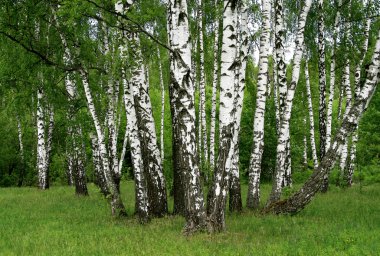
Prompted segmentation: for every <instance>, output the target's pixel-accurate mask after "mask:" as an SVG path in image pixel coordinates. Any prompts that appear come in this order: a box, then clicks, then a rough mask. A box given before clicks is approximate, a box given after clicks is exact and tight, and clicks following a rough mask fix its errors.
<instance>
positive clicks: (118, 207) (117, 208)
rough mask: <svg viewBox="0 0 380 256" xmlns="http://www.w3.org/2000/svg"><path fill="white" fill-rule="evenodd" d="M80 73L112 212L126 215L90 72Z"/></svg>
mask: <svg viewBox="0 0 380 256" xmlns="http://www.w3.org/2000/svg"><path fill="white" fill-rule="evenodd" d="M79 73H80V76H81V79H82V84H83V87H84V91H85V95H86V100H87V105H88V109H89V111H90V114H91V117H92V120H93V123H94V126H95V130H96V134H97V143H98V146H99V153H100V160H101V163H102V165H101V166H102V168H101V169H102V172H103V177H104V181H105V185H106V188H107V192H108V193H109V194H108V195H109V196H107V199H108V200H109V201H110V204H111V212H112V215H116V216H125V215H126V211H125V207H124V204H123V201H122V199H121V197H120V193H119V191H118V187H117V184H116V183H115V181H114V180H113V176H112V173H111V167H110V164H109V160H108V157H109V155H108V152H107V147H106V144H105V136H104V133H103V130H102V128H101V125H100V122H99V118H98V115H97V114H96V111H95V105H94V101H93V98H92V95H91V89H90V85H89V82H88V74H87V73H86V71H84V70H83V69H80V70H79Z"/></svg>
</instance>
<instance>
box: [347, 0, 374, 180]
mask: <svg viewBox="0 0 380 256" xmlns="http://www.w3.org/2000/svg"><path fill="white" fill-rule="evenodd" d="M369 6H370V1H368V2H367V7H369ZM370 27H371V19H370V18H367V19H366V23H365V27H364V42H363V47H362V49H361V51H360V54H361V56H362V57H361V59H360V61H359V63H358V65H357V66H356V69H355V94H354V101H356V100H357V98H358V96H359V93H360V79H361V67H362V65H363V62H364V57H365V56H366V53H367V50H368V42H369V29H370ZM358 129H359V124H358V126H357V127H356V130H355V131H354V132H353V134H352V143H351V149H350V159H349V166H348V171H347V185H348V186H351V185H352V177H353V175H354V170H355V167H356V144H357V142H358V139H359V138H358Z"/></svg>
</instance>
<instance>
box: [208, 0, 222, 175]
mask: <svg viewBox="0 0 380 256" xmlns="http://www.w3.org/2000/svg"><path fill="white" fill-rule="evenodd" d="M214 6H215V12H216V15H215V16H216V17H215V20H214V24H213V30H214V48H213V49H214V65H213V73H212V96H211V123H210V169H211V170H213V169H214V164H215V127H216V125H215V124H216V103H217V102H216V95H217V89H218V80H219V57H220V56H219V36H220V34H219V23H221V20H220V18H219V12H220V10H219V9H220V8H219V6H220V4H219V3H218V1H217V0H215V4H214Z"/></svg>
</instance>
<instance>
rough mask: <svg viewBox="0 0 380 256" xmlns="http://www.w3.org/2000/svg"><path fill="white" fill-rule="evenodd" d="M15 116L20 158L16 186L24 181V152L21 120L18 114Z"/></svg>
mask: <svg viewBox="0 0 380 256" xmlns="http://www.w3.org/2000/svg"><path fill="white" fill-rule="evenodd" d="M16 118H17V132H18V143H19V147H20V160H21V169H20V175H19V177H18V184H17V186H19V187H21V186H22V183H23V181H24V175H25V154H24V143H23V141H22V126H21V120H20V117H19V115H16Z"/></svg>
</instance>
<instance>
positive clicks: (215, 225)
mask: <svg viewBox="0 0 380 256" xmlns="http://www.w3.org/2000/svg"><path fill="white" fill-rule="evenodd" d="M237 11H238V2H237V1H228V0H225V1H224V13H223V40H222V55H221V60H222V63H221V78H220V105H219V134H220V135H219V153H218V159H217V162H216V165H215V169H214V177H213V183H212V186H211V188H210V190H209V193H208V197H207V213H208V220H209V223H208V224H209V227H208V228H209V231H210V232H220V231H223V230H224V229H225V206H226V200H227V189H228V188H229V179H230V173H231V167H232V155H233V134H234V119H235V114H234V111H233V110H234V104H233V103H234V94H235V92H234V85H235V65H236V57H237V56H238V55H237V54H238V52H237V47H236V45H237V33H236V31H237V27H236V23H237Z"/></svg>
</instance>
